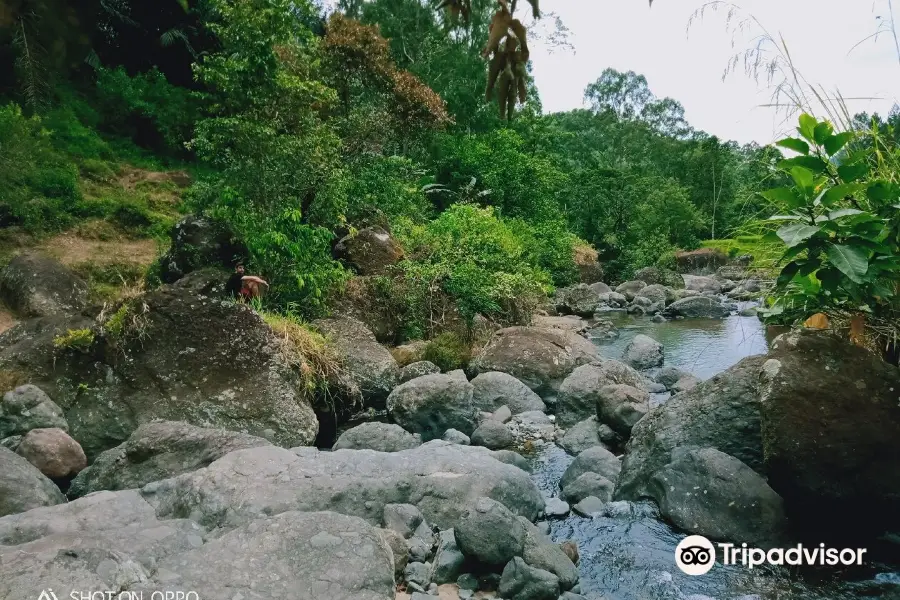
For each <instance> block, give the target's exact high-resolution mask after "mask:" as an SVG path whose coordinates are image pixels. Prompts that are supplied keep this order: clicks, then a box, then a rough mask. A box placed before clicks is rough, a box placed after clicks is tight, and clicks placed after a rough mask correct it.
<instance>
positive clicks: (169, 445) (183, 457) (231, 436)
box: [68, 421, 271, 498]
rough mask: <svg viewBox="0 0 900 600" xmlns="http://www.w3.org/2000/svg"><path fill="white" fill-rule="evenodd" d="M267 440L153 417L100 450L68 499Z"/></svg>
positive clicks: (196, 465)
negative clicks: (110, 445)
mask: <svg viewBox="0 0 900 600" xmlns="http://www.w3.org/2000/svg"><path fill="white" fill-rule="evenodd" d="M269 445H271V444H270V443H269V442H268V441H267V440H265V439H263V438H260V437H256V436H252V435H247V434H245V433H237V432H235V431H226V430H223V429H204V428H202V427H195V426H194V425H188V424H187V423H178V422H173V421H154V422H152V423H147V424H144V425H141V426H140V427H138V428H137V429H136V430H135V432H134V433H132V434H131V437H129V438H128V440H127V441H125V442H124V443H122V444H120V445H119V446H117V447H115V448H113V449H112V450H107V451H106V452H103V453H102V454H100V456H98V457H97V459H96V460H95V461H94V463H93V464H92V465H91V466H90V467H88V468H87V469H85V470H84V471H82V472H81V473H79V474H78V477H76V478H75V479H74V480H73V481H72V485H71V487H70V488H69V492H68V493H69V497H70V498H78V497H80V496H84V495H86V494H90V493H91V492H96V491H99V490H127V489H131V488H139V487H142V486H144V485H146V484H148V483H150V482H152V481H159V480H161V479H167V478H169V477H175V476H176V475H181V474H182V473H188V472H191V471H194V470H197V469H200V468H203V467H206V466H208V465H209V464H210V463H212V462H213V461H215V460H218V459H219V458H222V457H223V456H225V455H226V454H228V453H229V452H233V451H235V450H242V449H244V448H256V447H259V446H269Z"/></svg>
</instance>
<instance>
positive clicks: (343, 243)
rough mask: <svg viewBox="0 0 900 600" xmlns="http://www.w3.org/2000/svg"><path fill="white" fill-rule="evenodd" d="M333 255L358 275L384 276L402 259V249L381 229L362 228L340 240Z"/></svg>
mask: <svg viewBox="0 0 900 600" xmlns="http://www.w3.org/2000/svg"><path fill="white" fill-rule="evenodd" d="M333 255H334V257H335V258H337V259H339V260H341V261H343V262H345V263H346V264H348V265H349V266H350V267H351V268H352V269H353V270H354V271H356V272H357V273H358V274H360V275H363V276H365V275H384V274H385V273H387V272H388V269H389V267H390V266H391V265H394V264H396V263H397V262H399V261H400V259H402V258H403V247H402V246H401V245H400V243H399V242H397V240H395V239H394V238H393V237H392V236H391V234H390V233H388V232H387V231H385V230H384V229H382V228H381V227H363V228H362V229H360V230H358V231H354V232H353V233H351V234H349V235H346V236H344V237H343V238H341V239H340V240H339V241H338V243H337V244H335V246H334V250H333Z"/></svg>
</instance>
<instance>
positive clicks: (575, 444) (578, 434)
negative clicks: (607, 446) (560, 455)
mask: <svg viewBox="0 0 900 600" xmlns="http://www.w3.org/2000/svg"><path fill="white" fill-rule="evenodd" d="M598 425H599V423H598V421H597V417H596V416H593V417H588V418H587V419H585V420H584V421H581V422H579V423H576V424H575V425H573V426H572V427H570V428H569V430H568V431H566V433H565V434H564V435H563V436H562V437H561V438H560V439H559V440H557V442H556V443H557V444H559V446H560V447H561V448H562V449H563V450H565V451H566V452H568V453H569V454H572V455H577V454H580V453H581V452H584V451H585V450H587V449H588V448H593V447H594V446H599V445H600V444H601V442H600V434H599V433H598V430H597V426H598Z"/></svg>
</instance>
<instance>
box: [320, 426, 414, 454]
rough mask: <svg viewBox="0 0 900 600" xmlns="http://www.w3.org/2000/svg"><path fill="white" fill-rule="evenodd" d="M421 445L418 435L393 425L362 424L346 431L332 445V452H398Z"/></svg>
mask: <svg viewBox="0 0 900 600" xmlns="http://www.w3.org/2000/svg"><path fill="white" fill-rule="evenodd" d="M421 445H422V438H421V436H419V435H418V434H415V433H410V432H408V431H406V430H405V429H403V428H402V427H400V426H399V425H394V424H393V423H379V422H377V421H376V422H371V423H362V424H361V425H357V426H356V427H353V428H352V429H348V430H347V431H345V432H344V433H342V434H341V436H340V437H339V438H338V440H337V442H335V444H334V450H377V451H378V452H399V451H400V450H410V449H412V448H416V447H418V446H421Z"/></svg>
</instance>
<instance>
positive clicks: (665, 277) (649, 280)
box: [634, 267, 684, 289]
mask: <svg viewBox="0 0 900 600" xmlns="http://www.w3.org/2000/svg"><path fill="white" fill-rule="evenodd" d="M634 278H635V279H637V280H639V281H643V282H644V283H646V284H647V285H654V284H658V285H661V286H666V287H670V288H674V289H680V288H683V287H684V279H682V278H681V275H679V274H678V273H676V272H675V271H670V270H669V269H665V268H663V267H644V268H643V269H641V270H640V271H638V272H637V273H635V274H634Z"/></svg>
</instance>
